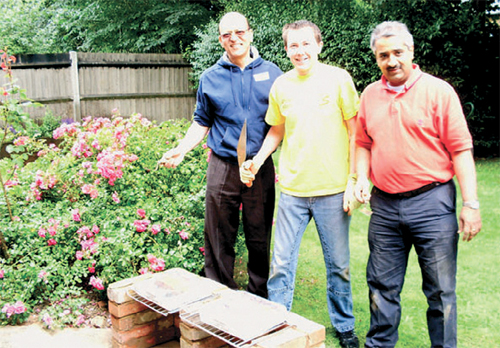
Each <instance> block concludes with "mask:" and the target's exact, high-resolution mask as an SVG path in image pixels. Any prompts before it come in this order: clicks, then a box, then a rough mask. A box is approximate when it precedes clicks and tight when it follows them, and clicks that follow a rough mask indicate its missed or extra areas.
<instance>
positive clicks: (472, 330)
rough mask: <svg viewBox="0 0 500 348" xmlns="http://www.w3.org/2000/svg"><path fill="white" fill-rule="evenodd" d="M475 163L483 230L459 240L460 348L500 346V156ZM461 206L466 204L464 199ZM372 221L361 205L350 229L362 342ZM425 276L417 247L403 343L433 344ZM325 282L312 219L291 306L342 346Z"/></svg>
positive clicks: (414, 347) (406, 292)
mask: <svg viewBox="0 0 500 348" xmlns="http://www.w3.org/2000/svg"><path fill="white" fill-rule="evenodd" d="M476 166H477V172H478V194H479V199H480V202H481V215H482V220H483V229H482V232H481V233H480V234H479V235H478V236H477V237H476V238H475V239H473V240H472V242H469V243H465V242H463V241H460V244H459V254H458V275H457V297H458V346H459V347H461V348H467V347H468V348H477V347H485V348H486V347H488V348H490V347H500V280H499V279H498V278H499V275H500V271H499V269H500V256H499V255H500V253H499V251H498V249H499V248H500V234H499V230H500V217H499V216H500V204H499V203H500V160H499V159H495V160H479V161H478V162H477V164H476ZM457 187H458V185H457ZM458 197H460V194H459V195H458ZM458 206H461V202H460V199H459V202H458ZM368 220H369V217H368V216H367V215H365V214H364V213H363V212H362V211H361V210H357V211H356V212H355V213H354V215H353V218H352V221H351V228H350V243H351V246H350V247H351V279H352V289H353V300H354V315H355V317H356V331H357V333H358V336H359V338H360V341H361V343H362V344H361V346H363V344H364V341H365V335H366V332H367V331H368V326H369V321H370V312H369V303H368V287H367V285H366V280H365V268H366V262H367V260H368V242H367V230H368ZM239 270H240V271H241V268H239ZM421 281H422V278H421V275H420V269H419V267H418V263H417V259H416V255H415V252H414V251H412V253H411V257H410V261H409V265H408V271H407V274H406V279H405V285H404V288H403V293H402V307H403V312H402V319H401V325H400V327H399V336H400V338H399V342H398V344H397V346H396V347H398V348H400V347H411V348H420V347H422V348H423V347H429V346H430V341H429V338H428V334H427V324H426V319H425V312H426V308H427V304H426V299H425V296H424V295H423V293H422V291H421ZM325 284H326V281H325V267H324V262H323V255H322V251H321V246H320V243H319V239H318V235H317V232H316V228H315V226H314V221H312V222H311V223H310V224H309V226H308V228H307V230H306V233H305V234H304V238H303V240H302V244H301V248H300V257H299V266H298V271H297V280H296V288H295V297H294V303H293V308H292V311H293V312H295V313H298V314H300V315H302V316H304V317H306V318H308V319H311V320H313V321H315V322H317V323H320V324H323V325H325V327H326V328H327V331H326V334H327V339H326V347H328V348H330V347H339V346H338V344H337V340H336V339H335V338H334V330H333V328H332V326H331V324H330V319H329V317H328V311H327V305H326V290H325V289H326V285H325Z"/></svg>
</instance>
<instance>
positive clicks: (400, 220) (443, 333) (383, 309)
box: [365, 181, 459, 348]
mask: <svg viewBox="0 0 500 348" xmlns="http://www.w3.org/2000/svg"><path fill="white" fill-rule="evenodd" d="M455 200H456V191H455V185H454V183H453V181H450V182H448V183H446V184H443V185H439V186H437V187H435V188H434V189H432V190H430V191H428V192H425V193H422V194H420V195H418V196H415V197H412V198H393V197H387V196H385V195H383V194H381V193H380V192H377V190H373V191H372V197H371V200H370V204H371V208H372V211H373V214H372V216H371V218H370V225H369V231H368V243H369V247H370V257H369V260H368V266H367V270H366V277H367V281H368V287H369V291H370V293H369V295H370V314H371V318H370V330H369V331H368V333H367V336H366V345H365V346H366V347H394V346H395V345H396V342H397V341H398V326H399V322H400V319H401V306H400V293H401V290H402V288H403V282H404V277H405V273H406V267H407V263H408V254H409V252H410V250H411V248H412V246H414V247H415V251H416V253H417V255H418V262H419V265H420V269H421V272H422V290H423V292H424V294H425V296H426V297H427V303H428V308H427V326H428V331H429V336H430V340H431V346H432V347H435V348H437V347H443V348H452V347H456V346H457V337H456V336H457V309H456V295H455V285H456V279H455V276H456V270H457V245H458V239H459V235H458V233H457V231H458V224H457V218H456V212H455Z"/></svg>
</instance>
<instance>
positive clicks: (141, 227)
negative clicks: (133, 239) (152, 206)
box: [134, 220, 151, 232]
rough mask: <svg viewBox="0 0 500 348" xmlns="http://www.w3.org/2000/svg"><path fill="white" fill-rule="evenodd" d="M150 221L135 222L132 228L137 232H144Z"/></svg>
mask: <svg viewBox="0 0 500 348" xmlns="http://www.w3.org/2000/svg"><path fill="white" fill-rule="evenodd" d="M150 223H151V221H149V220H135V221H134V226H135V230H136V231H137V232H144V231H146V229H147V228H148V226H149V224H150Z"/></svg>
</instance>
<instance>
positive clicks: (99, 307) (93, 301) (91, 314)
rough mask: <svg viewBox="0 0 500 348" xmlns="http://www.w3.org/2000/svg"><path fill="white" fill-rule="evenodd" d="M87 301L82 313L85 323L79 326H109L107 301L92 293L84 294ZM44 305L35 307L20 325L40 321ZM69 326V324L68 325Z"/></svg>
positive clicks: (109, 317) (109, 318)
mask: <svg viewBox="0 0 500 348" xmlns="http://www.w3.org/2000/svg"><path fill="white" fill-rule="evenodd" d="M86 297H87V298H88V299H89V302H88V303H86V304H85V305H84V306H83V311H82V314H83V315H84V316H85V323H84V324H82V325H81V326H79V327H80V328H83V327H87V328H88V327H91V328H102V329H106V328H111V314H110V313H109V311H108V302H107V301H104V300H101V299H99V298H98V296H96V295H95V294H93V293H90V294H88V295H86ZM43 308H44V305H40V306H38V307H36V308H35V310H34V311H33V313H32V314H31V315H30V316H29V318H28V320H26V321H25V322H24V323H23V324H22V325H32V324H36V323H40V318H39V314H38V313H40V311H41V310H43ZM68 327H70V326H68Z"/></svg>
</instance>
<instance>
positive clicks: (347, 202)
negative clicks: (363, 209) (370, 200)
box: [344, 178, 361, 215]
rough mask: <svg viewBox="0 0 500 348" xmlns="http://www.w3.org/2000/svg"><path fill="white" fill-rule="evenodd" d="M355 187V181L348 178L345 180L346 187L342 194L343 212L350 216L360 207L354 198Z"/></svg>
mask: <svg viewBox="0 0 500 348" xmlns="http://www.w3.org/2000/svg"><path fill="white" fill-rule="evenodd" d="M355 185H356V179H354V178H349V180H347V186H346V188H345V192H344V211H345V212H346V213H347V214H348V215H352V213H353V212H354V210H356V209H358V208H359V207H360V206H361V203H360V202H359V201H358V200H357V199H356V197H355V196H354V186H355Z"/></svg>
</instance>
